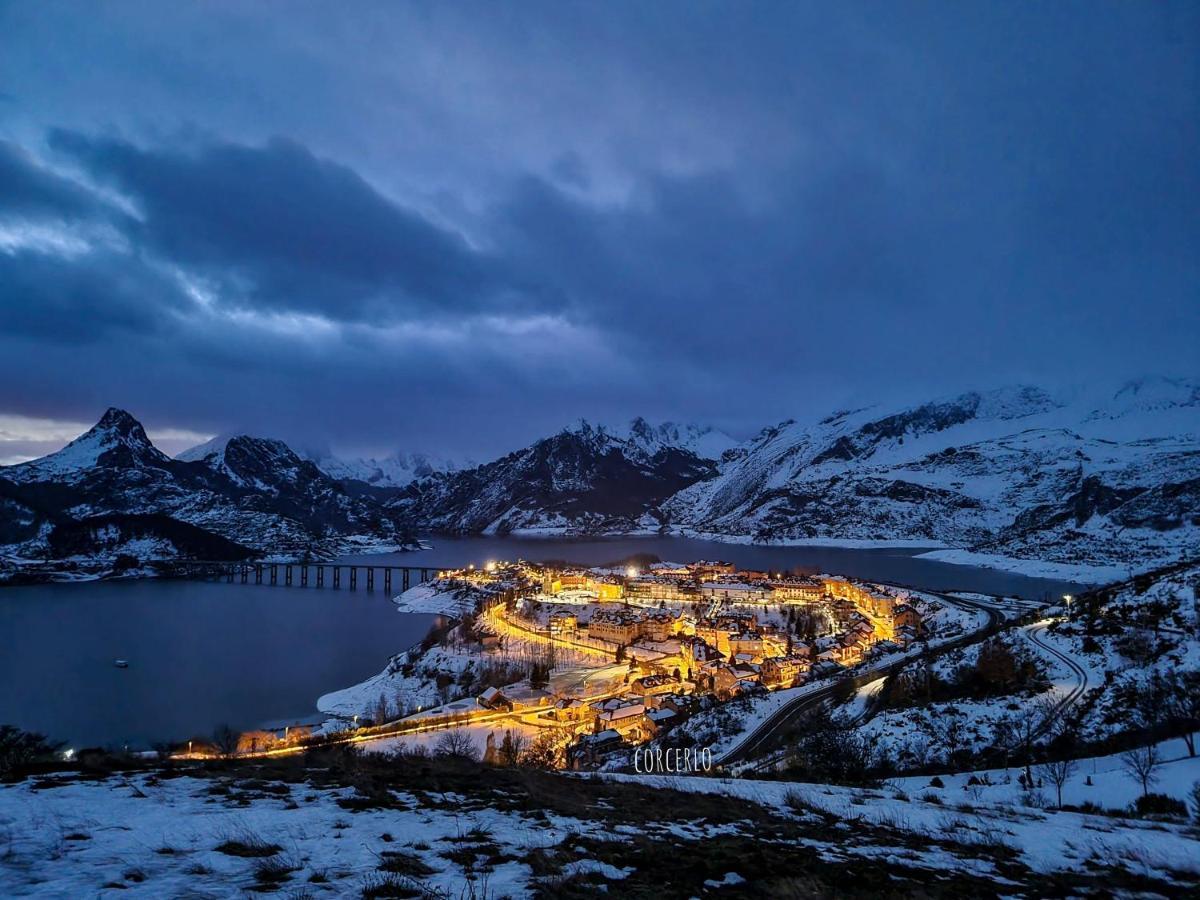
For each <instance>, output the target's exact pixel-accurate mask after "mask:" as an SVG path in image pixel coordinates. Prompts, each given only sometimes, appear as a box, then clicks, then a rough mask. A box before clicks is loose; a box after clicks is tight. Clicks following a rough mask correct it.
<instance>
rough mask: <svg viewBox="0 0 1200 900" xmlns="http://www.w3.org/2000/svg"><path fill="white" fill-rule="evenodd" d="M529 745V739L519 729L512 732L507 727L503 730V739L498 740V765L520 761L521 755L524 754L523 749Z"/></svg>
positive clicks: (508, 764)
mask: <svg viewBox="0 0 1200 900" xmlns="http://www.w3.org/2000/svg"><path fill="white" fill-rule="evenodd" d="M528 746H529V740H528V738H526V737H525V735H523V734H521V733H520V732H519V731H516V732H514V731H513V730H512V729H508V730H506V731H505V732H504V740H502V741H501V742H500V753H499V756H500V765H502V766H516V765H519V764H520V762H521V757H523V756H524V755H525V750H526V748H527V747H528Z"/></svg>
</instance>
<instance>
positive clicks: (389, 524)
mask: <svg viewBox="0 0 1200 900" xmlns="http://www.w3.org/2000/svg"><path fill="white" fill-rule="evenodd" d="M185 456H186V457H187V458H182V459H172V458H170V457H169V456H167V455H166V454H164V453H162V452H160V451H159V450H158V449H157V448H156V447H155V446H154V445H153V444H152V443H151V442H150V439H149V438H148V437H147V436H146V432H145V431H144V430H143V428H142V426H141V425H140V424H139V423H138V422H137V420H136V419H134V418H133V417H132V416H131V415H129V413H127V412H124V411H123V410H119V409H109V410H108V411H107V412H105V414H104V415H103V417H101V419H100V421H99V422H98V423H97V424H96V425H95V426H94V427H93V428H91V429H89V430H88V431H87V432H86V433H85V434H83V435H81V436H80V437H78V438H76V439H75V440H74V441H72V442H71V443H70V444H68V445H67V446H66V447H64V448H63V449H62V450H59V451H58V452H57V453H52V454H50V455H49V456H45V457H43V458H41V459H36V460H32V461H30V462H27V463H22V464H20V465H16V466H8V467H5V468H0V482H2V483H4V484H7V485H8V486H7V487H6V488H5V489H4V490H3V491H0V497H4V498H6V501H5V502H7V503H8V504H9V505H10V506H11V507H12V510H13V513H14V518H15V519H16V520H17V521H18V522H22V521H26V520H28V521H29V524H28V525H27V526H26V527H25V528H23V529H20V528H10V529H8V530H10V531H12V532H13V533H14V534H15V535H17V536H18V537H20V538H23V539H24V540H25V541H26V542H29V541H32V542H33V544H34V546H27V547H26V548H25V549H26V550H28V551H30V552H35V553H36V552H39V551H44V550H45V549H46V548H47V547H48V546H49V545H50V544H52V543H53V541H52V540H51V537H52V535H51V534H50V530H49V529H50V528H51V527H52V526H54V521H55V520H56V521H57V523H58V525H62V526H65V525H67V524H69V523H78V522H84V523H87V522H91V521H94V520H98V519H104V518H105V517H112V516H143V517H154V516H164V517H168V518H170V519H171V520H174V521H176V522H183V523H187V524H190V525H194V526H196V527H197V528H199V529H203V530H204V531H207V532H209V533H211V534H213V535H217V536H219V537H221V538H224V539H225V540H227V541H231V542H235V543H237V544H239V545H244V546H245V547H250V548H255V549H258V550H261V551H266V552H275V553H288V554H292V553H304V552H321V551H322V550H328V549H329V548H331V547H332V546H334V545H335V544H336V541H337V540H338V539H339V538H341V537H345V536H349V535H367V536H372V537H375V538H379V539H381V540H389V539H392V538H394V537H395V536H396V535H397V534H398V533H399V532H400V531H401V530H402V529H401V525H400V524H399V523H398V522H397V521H396V519H395V517H394V516H393V515H391V514H389V513H387V512H386V511H384V510H383V509H382V508H381V507H380V506H379V505H378V504H377V503H375V502H374V501H372V500H371V499H369V498H364V497H355V496H351V495H350V494H348V493H347V492H346V491H345V490H344V489H343V487H342V485H341V484H340V483H339V482H338V481H336V480H334V479H332V478H330V477H329V476H327V475H326V474H325V473H324V472H322V471H321V470H320V469H318V468H317V467H316V466H315V465H313V464H312V463H311V462H309V461H307V460H304V459H301V458H300V457H299V456H297V455H296V454H295V453H293V452H292V451H291V450H290V449H289V448H288V446H287V445H286V444H284V443H283V442H282V441H277V440H271V439H265V438H255V437H249V436H246V435H237V436H234V437H227V438H221V439H219V440H214V441H210V442H209V443H208V444H206V445H202V446H201V447H199V448H194V451H193V452H189V453H187V454H185ZM156 521H157V520H156V519H153V518H149V519H144V520H142V521H140V522H139V524H138V528H139V529H140V530H141V532H145V531H146V530H147V529H148V528H152V527H154V523H155V522H156ZM127 524H128V523H127ZM177 531H181V530H177ZM39 538H40V541H39ZM193 543H194V542H193Z"/></svg>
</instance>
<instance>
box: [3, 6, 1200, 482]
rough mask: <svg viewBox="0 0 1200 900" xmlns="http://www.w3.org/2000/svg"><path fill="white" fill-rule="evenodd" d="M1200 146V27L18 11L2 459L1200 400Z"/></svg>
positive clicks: (1055, 10) (10, 128) (1043, 13)
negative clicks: (1125, 389) (125, 413)
mask: <svg viewBox="0 0 1200 900" xmlns="http://www.w3.org/2000/svg"><path fill="white" fill-rule="evenodd" d="M1198 132H1200V7H1198V6H1197V5H1196V4H1194V3H1191V2H1161V3H1157V2H1156V3H1130V2H1110V3H1105V2H1087V3H1071V2H1054V3H1043V2H997V3H986V2H967V3H958V2H949V0H947V2H940V3H920V2H905V3H896V2H890V0H889V2H881V3H873V2H849V3H840V2H839V3H832V2H831V3H824V4H810V3H770V2H761V3H755V2H747V3H741V2H738V3H734V2H727V3H706V2H694V0H693V2H652V3H649V2H640V3H611V2H609V3H596V4H579V3H564V2H558V0H555V2H522V3H494V2H487V3H470V2H455V3H418V2H412V3H403V4H400V3H391V2H389V3H379V4H372V3H367V2H354V3H346V4H331V3H311V4H310V3H300V2H287V3H284V2H262V3H242V2H236V3H234V2H229V3H224V2H211V0H210V2H204V3H194V4H183V3H158V2H124V3H120V2H117V3H84V2H82V0H80V2H75V3H58V2H38V3H28V2H16V0H14V2H3V0H0V462H4V461H12V460H15V459H16V458H18V457H21V456H28V455H32V454H33V453H37V452H42V451H44V450H46V449H49V448H51V447H53V446H57V445H58V444H61V442H62V440H63V439H64V436H69V435H70V432H71V429H72V428H73V427H75V424H76V423H81V424H82V423H87V422H88V421H89V420H94V419H95V418H96V417H97V416H98V415H99V414H100V412H102V411H103V409H104V407H106V406H108V405H119V406H122V407H125V408H127V409H129V410H130V411H131V412H133V413H134V414H135V415H137V416H139V417H140V418H142V419H143V421H145V422H147V424H148V425H149V426H151V431H152V433H154V434H157V435H159V436H160V437H163V438H165V439H166V442H167V445H168V447H169V448H171V449H178V447H179V446H180V445H183V444H186V443H188V442H189V441H190V440H191V439H192V438H193V437H195V436H197V435H205V434H211V433H214V432H218V431H224V430H227V429H230V428H241V429H249V430H252V431H258V432H260V433H268V434H282V435H286V436H291V437H293V438H296V439H300V440H308V441H311V442H314V443H317V442H322V441H323V442H325V443H328V444H331V445H333V446H334V447H335V448H337V449H340V450H343V451H373V452H380V451H383V452H386V451H387V450H389V449H395V448H402V449H421V450H427V451H441V452H446V453H454V454H458V453H466V454H470V455H473V456H476V457H484V456H487V455H488V454H490V453H493V452H497V451H502V450H507V449H511V448H512V447H514V446H516V445H518V444H522V443H525V442H526V441H528V440H529V439H531V438H534V437H537V436H540V435H542V434H543V433H546V432H549V431H552V430H555V429H557V428H558V427H560V426H561V425H563V424H564V423H566V422H567V421H569V420H571V419H573V418H576V417H579V416H584V417H587V418H589V419H600V420H603V421H620V420H627V419H628V418H630V417H632V416H634V415H644V416H646V417H648V418H651V419H665V418H670V419H676V420H694V421H702V422H710V423H714V424H717V425H720V426H722V427H725V428H726V429H728V430H730V431H732V432H734V433H736V434H738V435H744V434H746V433H748V432H750V431H752V430H757V428H759V427H761V426H763V425H765V424H768V423H772V422H775V421H778V420H780V419H783V418H789V417H797V418H799V417H806V416H813V415H820V414H823V413H825V412H827V411H829V410H831V409H833V408H835V407H838V406H840V405H843V404H846V403H852V402H862V401H863V400H880V399H883V400H887V399H900V398H914V399H924V398H925V397H927V396H932V395H940V394H945V393H947V392H953V391H957V390H961V389H970V388H974V387H989V386H996V385H1000V384H1004V383H1010V382H1014V381H1035V382H1038V383H1041V384H1047V385H1053V384H1059V383H1064V382H1072V383H1077V382H1087V381H1089V380H1093V379H1097V378H1104V379H1112V378H1114V377H1121V376H1124V375H1138V374H1143V373H1149V372H1154V373H1162V374H1193V373H1194V372H1195V370H1196V358H1197V347H1198V346H1200V290H1198V288H1200V136H1198Z"/></svg>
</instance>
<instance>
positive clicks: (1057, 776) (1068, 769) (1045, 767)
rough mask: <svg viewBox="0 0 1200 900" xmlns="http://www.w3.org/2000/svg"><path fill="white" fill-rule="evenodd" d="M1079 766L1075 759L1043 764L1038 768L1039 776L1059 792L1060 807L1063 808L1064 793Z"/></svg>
mask: <svg viewBox="0 0 1200 900" xmlns="http://www.w3.org/2000/svg"><path fill="white" fill-rule="evenodd" d="M1077 768H1078V764H1077V763H1076V762H1075V760H1073V759H1062V760H1058V761H1056V762H1048V763H1042V764H1041V765H1040V766H1038V774H1040V775H1042V776H1043V777H1044V778H1046V780H1047V781H1049V782H1050V783H1051V784H1053V785H1054V788H1055V790H1056V791H1057V792H1058V806H1059V808H1060V809H1061V808H1062V792H1063V788H1064V787H1066V785H1067V782H1068V781H1070V780H1071V776H1072V775H1074V774H1075V770H1076V769H1077Z"/></svg>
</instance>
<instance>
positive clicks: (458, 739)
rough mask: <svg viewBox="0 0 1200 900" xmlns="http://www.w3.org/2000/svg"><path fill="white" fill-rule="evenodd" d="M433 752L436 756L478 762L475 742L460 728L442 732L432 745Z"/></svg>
mask: <svg viewBox="0 0 1200 900" xmlns="http://www.w3.org/2000/svg"><path fill="white" fill-rule="evenodd" d="M433 752H434V754H435V755H437V756H443V757H452V758H455V759H469V760H472V761H475V762H478V761H479V750H478V749H476V747H475V742H474V741H473V740H471V735H470V734H468V733H467V732H466V731H465V730H464V729H462V728H451V729H450V730H449V731H445V732H443V733H442V736H441V737H439V738H438V740H437V743H436V744H434V747H433Z"/></svg>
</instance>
